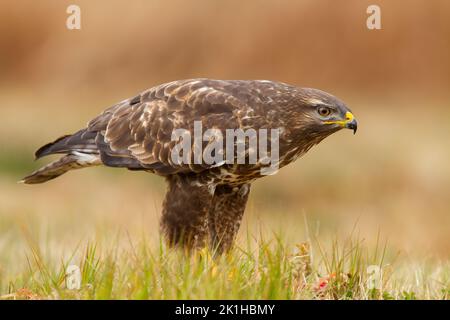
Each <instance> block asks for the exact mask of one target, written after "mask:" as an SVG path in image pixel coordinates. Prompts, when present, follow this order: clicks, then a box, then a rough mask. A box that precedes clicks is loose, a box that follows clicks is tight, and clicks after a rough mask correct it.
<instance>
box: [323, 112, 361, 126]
mask: <svg viewBox="0 0 450 320" xmlns="http://www.w3.org/2000/svg"><path fill="white" fill-rule="evenodd" d="M354 118H355V117H354V116H353V113H351V112H349V111H347V113H346V114H345V120H335V121H325V122H324V123H325V124H338V125H340V126H342V127H345V125H346V124H347V123H349V122H351V121H352V120H353V119H354Z"/></svg>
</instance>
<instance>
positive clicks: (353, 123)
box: [345, 119, 358, 134]
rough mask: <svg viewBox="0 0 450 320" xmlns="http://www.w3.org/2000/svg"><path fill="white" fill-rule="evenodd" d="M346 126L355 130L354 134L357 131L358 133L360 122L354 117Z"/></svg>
mask: <svg viewBox="0 0 450 320" xmlns="http://www.w3.org/2000/svg"><path fill="white" fill-rule="evenodd" d="M345 127H346V128H347V129H350V130H353V134H355V133H356V130H358V122H357V121H356V120H355V119H353V120H352V121H350V122H348V123H347V124H346V125H345Z"/></svg>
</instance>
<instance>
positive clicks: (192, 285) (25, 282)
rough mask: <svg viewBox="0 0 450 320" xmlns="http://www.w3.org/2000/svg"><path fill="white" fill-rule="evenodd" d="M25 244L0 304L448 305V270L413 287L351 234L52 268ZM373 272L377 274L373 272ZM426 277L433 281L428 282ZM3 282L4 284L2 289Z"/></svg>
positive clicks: (121, 255)
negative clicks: (21, 264) (76, 278)
mask: <svg viewBox="0 0 450 320" xmlns="http://www.w3.org/2000/svg"><path fill="white" fill-rule="evenodd" d="M28 242H29V254H28V255H27V259H28V265H27V268H26V269H25V270H23V271H22V272H21V273H20V274H19V275H18V277H16V278H15V279H12V280H11V281H9V282H4V281H2V282H1V285H2V287H1V288H0V290H1V292H0V295H1V298H2V299H387V300H388V299H407V300H411V299H448V297H449V276H448V275H449V268H448V265H443V266H440V267H439V268H438V269H435V270H430V271H427V268H422V269H419V270H420V272H421V275H420V277H416V278H415V279H413V281H411V279H408V278H407V277H406V278H405V277H403V276H404V275H405V274H406V275H409V274H410V273H407V272H405V271H404V270H402V269H401V267H398V268H397V267H395V266H394V265H395V264H394V260H395V257H394V258H391V257H388V256H389V255H388V254H387V250H386V248H387V247H386V245H383V246H381V245H378V244H377V246H376V248H368V247H367V246H365V244H364V241H363V240H362V239H359V238H358V237H354V236H351V237H349V238H348V239H344V240H339V239H334V240H332V241H330V242H328V243H322V242H320V241H319V240H318V239H315V238H313V240H308V241H305V242H302V243H298V244H296V245H293V246H291V245H289V244H288V243H287V242H286V241H285V240H283V239H282V237H281V236H280V235H277V234H275V235H274V237H273V238H271V239H269V240H265V239H264V238H263V237H261V238H260V239H257V241H254V240H252V239H251V237H250V236H248V237H247V243H245V244H244V245H243V246H241V245H239V246H236V247H235V248H234V249H233V250H232V251H231V252H229V253H228V254H226V255H223V256H220V257H213V255H212V254H211V252H210V251H209V250H207V249H205V250H201V251H198V252H195V253H194V254H190V255H189V254H186V253H184V252H182V251H181V250H177V249H170V248H167V247H166V246H165V245H164V243H162V242H159V243H151V242H149V241H148V240H146V239H142V240H140V241H139V242H138V243H133V242H132V241H131V240H129V246H128V247H127V248H126V249H123V248H122V249H119V247H118V246H116V247H114V248H112V249H108V248H101V247H100V246H99V244H97V243H94V242H88V243H86V245H85V246H84V248H82V249H80V247H77V248H76V249H75V250H74V252H72V254H71V255H70V256H69V257H68V258H66V259H65V260H63V261H60V262H55V261H51V260H50V259H46V257H45V256H44V255H43V254H42V252H41V250H40V248H39V247H38V246H37V245H36V243H34V242H33V241H31V240H30V239H29V240H28ZM69 264H75V265H77V266H79V268H80V271H81V287H80V288H79V289H72V290H71V289H69V288H67V286H66V270H67V267H68V265H69ZM373 270H375V271H376V272H375V274H374V273H373ZM429 278H432V280H430V279H429ZM6 283H7V284H6Z"/></svg>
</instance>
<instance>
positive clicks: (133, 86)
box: [0, 0, 450, 298]
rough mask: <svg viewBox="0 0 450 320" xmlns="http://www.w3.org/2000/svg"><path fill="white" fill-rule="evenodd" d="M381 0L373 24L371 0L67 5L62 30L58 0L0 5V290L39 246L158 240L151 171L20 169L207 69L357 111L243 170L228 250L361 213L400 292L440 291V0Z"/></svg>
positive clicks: (446, 231)
mask: <svg viewBox="0 0 450 320" xmlns="http://www.w3.org/2000/svg"><path fill="white" fill-rule="evenodd" d="M377 3H378V4H379V5H380V7H381V9H382V25H383V29H382V30H378V31H369V30H367V29H366V27H365V19H366V17H367V15H366V13H365V10H366V8H367V6H368V5H369V4H372V2H371V1H360V0H354V1H353V0H351V1H346V2H345V3H340V4H339V6H337V5H336V4H335V2H333V1H325V0H320V1H246V2H238V1H226V2H225V1H195V2H194V1H192V2H186V1H159V0H158V1H137V0H136V1H132V2H131V1H106V0H105V1H95V2H88V1H77V4H78V5H80V7H81V10H82V30H79V31H69V30H67V29H66V28H65V19H66V17H67V14H66V13H65V9H66V7H67V6H68V5H69V4H70V2H69V1H60V2H58V3H56V2H55V1H40V2H39V3H37V2H33V1H20V2H16V1H12V0H6V1H2V2H1V4H0V6H1V10H0V101H1V106H0V116H1V118H0V119H1V125H0V147H1V149H0V150H1V151H0V179H1V180H0V232H1V233H0V234H1V236H0V290H1V291H0V296H1V295H2V294H8V293H10V292H13V291H14V290H17V289H19V287H20V286H21V285H20V284H26V283H27V281H26V279H23V277H25V275H26V274H27V273H26V272H25V271H24V270H26V269H27V268H28V264H29V262H27V256H28V257H29V256H30V250H31V249H32V247H33V246H34V245H36V246H38V247H39V248H40V250H41V251H42V255H43V256H44V257H45V259H46V260H48V261H53V263H58V262H59V261H68V260H71V255H72V253H73V252H75V251H77V248H78V249H79V248H84V247H85V245H86V243H88V242H95V243H97V244H98V246H99V248H103V249H104V250H106V248H111V247H113V246H118V247H121V248H125V249H124V250H126V248H128V247H129V245H130V243H133V242H134V241H136V242H139V241H142V239H143V237H144V238H145V239H148V241H149V242H150V243H151V244H152V245H153V244H154V245H155V246H154V247H157V244H158V241H159V233H158V218H159V211H160V209H161V201H162V197H163V194H164V189H165V187H164V183H163V180H162V179H161V178H159V177H156V176H153V175H150V174H145V173H135V172H128V171H126V170H118V169H111V168H93V169H86V170H81V171H75V172H71V173H68V174H67V175H65V176H63V177H61V178H59V179H56V180H54V181H51V182H49V183H46V184H43V185H38V186H24V185H20V184H17V183H16V181H17V180H20V178H22V176H24V175H26V174H28V173H29V171H30V170H33V169H35V168H37V167H38V166H39V165H41V164H43V163H46V162H47V161H48V160H39V162H38V163H33V152H34V150H35V149H37V148H38V147H39V146H41V145H42V144H44V143H47V142H48V141H50V140H53V139H54V138H56V137H58V136H60V135H62V134H67V133H72V132H74V131H75V130H77V129H79V128H80V127H82V126H84V125H85V123H86V122H87V121H88V120H89V119H90V118H91V117H93V116H95V115H96V114H98V113H99V112H101V111H102V110H103V109H104V108H106V107H107V106H109V105H112V104H113V103H115V102H118V101H120V100H123V99H125V98H127V97H130V96H132V95H133V94H135V93H137V92H139V91H141V90H143V89H146V88H148V87H151V86H153V85H156V84H159V83H162V82H165V81H170V80H174V79H182V78H192V77H209V78H222V79H272V80H280V81H284V82H288V83H292V84H295V85H298V86H309V87H316V88H320V89H323V90H326V91H329V92H331V93H333V94H335V95H337V96H338V97H340V98H341V99H343V100H344V101H345V102H346V103H347V104H348V105H349V106H350V107H351V108H352V110H353V111H354V113H355V115H356V117H357V119H358V121H359V129H358V132H357V134H356V135H355V136H352V135H351V133H350V132H339V133H337V134H336V135H334V136H331V137H330V138H328V139H327V140H325V141H324V142H323V143H321V144H320V145H319V146H317V147H315V148H314V149H312V150H311V151H310V152H309V153H308V154H307V155H306V156H305V157H304V158H302V159H300V160H298V161H297V162H296V163H294V164H291V165H290V166H288V167H287V168H284V169H283V170H281V171H280V172H279V173H278V174H277V175H276V176H273V177H267V178H264V179H261V180H259V181H257V182H256V183H255V185H254V189H253V190H252V195H251V199H250V202H249V206H248V207H247V211H246V215H245V217H244V220H245V221H244V225H243V226H242V230H241V232H240V234H239V239H238V244H239V245H242V246H245V243H246V241H247V239H246V238H247V236H248V235H250V236H251V237H255V238H258V239H259V237H260V236H262V237H263V238H264V239H266V240H270V239H271V238H273V236H274V233H275V234H282V235H283V237H284V240H283V241H285V243H286V245H290V246H293V245H295V244H297V243H302V242H305V241H308V239H309V238H310V237H311V234H314V237H317V238H318V239H320V241H321V242H322V243H325V244H330V243H331V241H332V239H334V238H336V237H337V238H339V239H341V238H346V237H349V236H350V234H351V233H352V230H353V229H355V225H356V230H357V231H356V233H358V234H359V237H360V238H362V239H364V244H365V245H367V246H368V248H373V247H375V246H376V243H377V241H378V240H377V239H378V234H380V236H381V239H383V241H387V257H388V259H389V261H390V263H391V262H392V268H393V271H394V274H395V271H396V270H397V272H398V273H397V276H398V279H403V278H407V280H405V282H404V283H405V285H404V286H403V288H405V290H406V291H407V292H408V291H409V290H411V291H414V292H416V293H417V295H418V296H419V297H422V298H440V297H447V298H448V292H449V291H448V290H450V287H449V279H450V270H449V254H450V199H449V196H448V194H449V190H450V93H449V90H448V89H449V88H450V59H449V57H450V19H449V18H450V5H449V2H448V1H433V2H429V1H424V0H418V1H410V2H408V5H405V4H404V3H403V2H392V1H377ZM305 221H307V223H308V226H309V227H307V226H306V224H305ZM307 230H309V232H307ZM325 248H327V249H325V250H332V249H331V248H329V247H327V245H325ZM81 251H82V250H81ZM80 254H81V253H80V252H79V251H77V254H76V257H78V258H79V255H80ZM395 257H397V258H395ZM394 258H395V259H394ZM75 260H76V259H75ZM394 262H395V263H394ZM420 270H421V271H420ZM424 270H427V271H426V272H425V271H424ZM422 271H423V272H424V275H423V277H424V278H421V275H420V274H419V273H420V272H422ZM425 274H426V275H427V276H426V279H425ZM419 278H421V280H420V281H419V280H418V279H419ZM398 281H400V280H398ZM419 287H420V288H419ZM425 287H428V288H431V287H433V288H435V289H433V290H437V291H439V290H443V291H444V292H447V293H445V294H444V295H442V296H439V295H437V294H430V292H428V291H427V289H424V288H425ZM436 288H437V289H436ZM446 290H447V291H446ZM439 292H440V291H439ZM192 297H194V298H195V297H204V296H202V295H201V294H199V295H197V296H188V297H187V298H192ZM219 297H220V295H219ZM250 297H251V296H250ZM263 297H264V296H263ZM241 298H242V297H241Z"/></svg>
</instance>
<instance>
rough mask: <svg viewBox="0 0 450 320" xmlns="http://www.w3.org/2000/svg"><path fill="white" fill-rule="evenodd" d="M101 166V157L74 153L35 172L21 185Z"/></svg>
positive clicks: (41, 181)
mask: <svg viewBox="0 0 450 320" xmlns="http://www.w3.org/2000/svg"><path fill="white" fill-rule="evenodd" d="M99 164H100V157H99V155H91V154H82V153H78V152H74V153H73V154H67V155H65V156H63V157H62V158H60V159H58V160H56V161H54V162H52V163H50V164H48V165H46V166H44V167H42V168H40V169H38V170H36V171H34V172H33V173H31V174H30V175H28V176H26V177H25V178H23V179H22V180H21V181H19V182H21V183H25V184H36V183H43V182H46V181H48V180H52V179H55V178H56V177H59V176H60V175H62V174H64V173H66V172H67V171H69V170H73V169H80V168H85V167H90V166H94V165H99Z"/></svg>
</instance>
